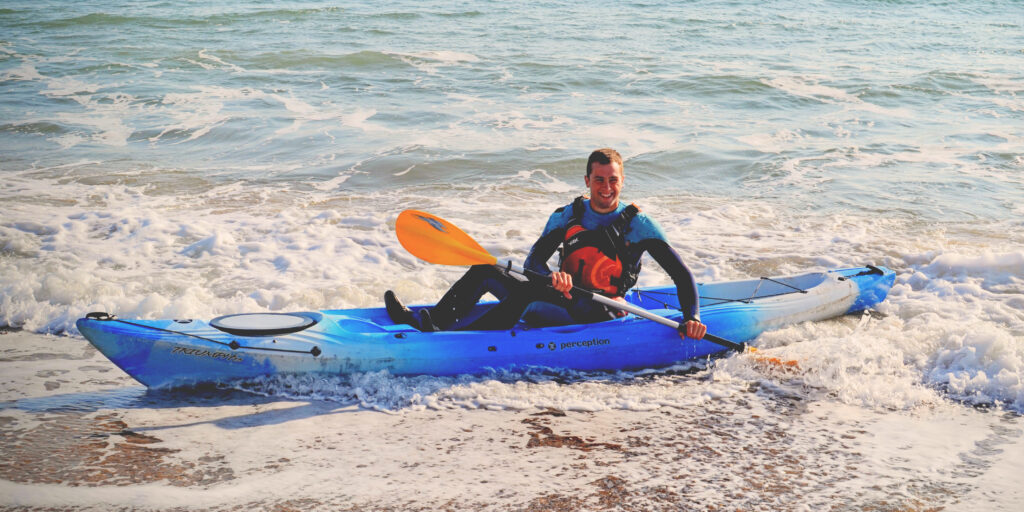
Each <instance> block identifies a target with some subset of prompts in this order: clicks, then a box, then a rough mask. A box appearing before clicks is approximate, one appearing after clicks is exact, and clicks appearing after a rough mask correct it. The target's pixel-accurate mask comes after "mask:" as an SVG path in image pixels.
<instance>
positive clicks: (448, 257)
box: [395, 210, 498, 265]
mask: <svg viewBox="0 0 1024 512" xmlns="http://www.w3.org/2000/svg"><path fill="white" fill-rule="evenodd" d="M395 233H396V234H397V235H398V241H399V242H400V243H401V244H402V247H405V250H407V251H409V252H410V253H411V254H412V255H413V256H416V257H417V258H419V259H421V260H423V261H426V262H428V263H435V264H438V265H493V264H495V263H497V261H498V259H497V258H495V257H494V256H491V254H490V253H488V252H487V251H486V250H485V249H484V248H483V247H480V244H478V243H476V240H473V239H472V238H470V236H469V235H467V234H466V233H464V232H463V231H462V230H461V229H459V228H458V227H456V226H455V225H454V224H452V223H450V222H448V221H446V220H444V219H442V218H441V217H438V216H436V215H431V214H429V213H426V212H421V211H416V210H405V211H404V212H402V213H400V214H399V215H398V221H397V222H395Z"/></svg>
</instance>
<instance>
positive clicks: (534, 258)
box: [523, 212, 565, 277]
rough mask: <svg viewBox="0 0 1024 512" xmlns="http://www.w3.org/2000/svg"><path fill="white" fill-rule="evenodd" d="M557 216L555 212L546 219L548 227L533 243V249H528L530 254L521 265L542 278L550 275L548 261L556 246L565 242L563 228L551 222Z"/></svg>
mask: <svg viewBox="0 0 1024 512" xmlns="http://www.w3.org/2000/svg"><path fill="white" fill-rule="evenodd" d="M557 215H558V212H555V214H553V215H552V216H551V218H550V219H548V225H547V227H545V228H544V234H543V235H541V236H540V238H538V239H537V241H536V242H534V244H533V247H532V248H531V249H530V254H529V255H528V256H527V257H526V262H525V263H524V264H523V267H524V268H526V269H527V270H532V271H534V272H536V273H538V274H541V275H544V276H547V275H551V269H550V268H548V260H549V259H551V256H552V255H553V254H555V251H556V250H557V249H558V246H559V245H561V243H562V241H563V240H565V227H564V226H560V225H558V223H557V222H553V221H555V220H556V219H555V217H556V216H557ZM528 277H529V276H528Z"/></svg>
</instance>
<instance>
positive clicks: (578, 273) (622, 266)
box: [560, 196, 640, 297]
mask: <svg viewBox="0 0 1024 512" xmlns="http://www.w3.org/2000/svg"><path fill="white" fill-rule="evenodd" d="M585 207H586V205H585V204H584V203H583V196H580V197H577V198H576V200H575V201H573V203H572V218H571V219H570V220H569V223H568V224H567V225H566V226H565V240H564V241H563V242H562V253H561V264H560V267H561V270H562V272H566V273H568V274H570V275H572V280H573V284H574V285H576V286H580V287H583V288H588V289H590V290H594V291H597V292H600V293H601V294H602V295H606V296H608V297H621V296H623V295H624V294H625V293H626V291H627V290H629V289H630V288H632V287H633V285H635V284H636V280H637V276H638V275H639V273H640V261H639V258H637V261H636V262H632V263H631V262H629V261H628V260H629V258H628V253H627V245H628V244H627V243H626V228H628V227H629V223H630V222H631V221H632V220H633V217H635V216H636V214H637V213H639V212H640V209H639V208H637V206H636V205H635V204H631V205H629V206H627V207H626V208H625V209H624V210H623V211H622V213H620V214H619V217H618V218H617V219H615V220H614V221H612V223H611V224H608V225H607V226H604V227H601V228H598V229H586V228H584V227H583V213H584V208H585Z"/></svg>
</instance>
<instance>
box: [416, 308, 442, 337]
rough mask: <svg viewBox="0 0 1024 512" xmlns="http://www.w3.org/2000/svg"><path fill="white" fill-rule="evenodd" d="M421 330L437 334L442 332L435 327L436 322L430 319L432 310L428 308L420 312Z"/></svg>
mask: <svg viewBox="0 0 1024 512" xmlns="http://www.w3.org/2000/svg"><path fill="white" fill-rule="evenodd" d="M420 330H421V331H423V332H436V331H439V330H440V329H438V328H437V326H436V325H434V321H433V320H431V319H430V310H428V309H427V308H423V309H421V310H420Z"/></svg>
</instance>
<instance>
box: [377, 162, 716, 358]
mask: <svg viewBox="0 0 1024 512" xmlns="http://www.w3.org/2000/svg"><path fill="white" fill-rule="evenodd" d="M624 181H625V175H624V174H623V171H622V157H621V156H619V153H618V152H617V151H615V150H614V149H610V148H604V149H598V150H595V151H594V152H593V153H591V154H590V158H588V159H587V174H586V177H585V178H584V182H585V183H586V185H587V188H588V189H589V190H590V199H589V200H587V199H584V198H583V197H579V198H577V199H576V200H575V201H574V202H573V203H572V204H570V205H567V206H563V207H562V208H559V209H557V210H555V212H554V213H553V214H551V217H550V218H548V223H547V226H545V228H544V233H543V234H542V235H541V237H540V238H539V239H538V240H537V242H536V243H534V244H533V248H531V249H530V254H529V256H527V257H526V262H525V264H524V265H523V266H524V267H525V268H526V270H527V271H528V273H531V274H532V275H529V276H527V277H528V279H527V280H525V281H524V280H521V279H517V278H516V277H514V276H512V275H510V274H509V273H507V272H506V271H504V270H501V269H498V268H497V267H494V266H492V265H477V266H474V267H471V268H470V269H469V271H468V272H466V274H465V275H463V276H462V278H460V279H459V280H458V281H457V282H456V283H455V284H454V285H452V287H451V289H449V290H448V292H447V293H445V295H444V297H442V298H441V300H440V301H439V302H438V303H437V305H435V306H433V307H431V308H423V309H421V310H420V311H419V312H418V314H413V312H412V311H411V310H409V309H408V308H406V307H405V306H403V305H402V304H401V302H399V301H398V299H397V297H395V294H394V292H392V291H391V290H388V291H387V292H386V293H385V294H384V303H385V305H386V307H387V311H388V314H389V315H390V316H391V319H392V320H394V321H395V323H406V324H409V325H412V326H414V327H416V328H418V329H420V330H423V331H434V330H448V329H453V328H455V329H469V330H490V329H509V328H511V327H512V326H514V325H515V324H516V322H518V321H519V319H520V318H521V317H522V316H523V313H524V312H528V311H529V313H532V315H530V316H533V317H535V318H533V319H532V320H533V321H532V323H534V324H537V325H559V324H566V323H592V322H600V321H603V320H610V319H612V318H616V317H619V316H623V315H624V313H622V312H621V311H619V310H616V309H613V308H609V307H608V306H605V305H602V304H599V303H596V302H594V301H591V300H589V299H586V298H574V297H573V296H572V294H571V293H570V291H571V290H572V288H573V286H574V285H576V286H580V287H584V288H587V289H590V290H593V291H595V292H598V293H601V294H603V295H605V296H608V297H612V298H614V299H616V300H620V301H621V300H624V299H622V297H623V295H624V294H625V293H626V291H627V290H629V288H631V287H632V286H633V285H634V284H636V279H637V275H638V274H639V272H640V257H641V256H642V255H643V253H644V252H647V253H648V254H650V255H651V257H652V258H654V261H655V262H657V263H658V264H659V265H660V266H661V268H663V269H664V270H665V271H666V272H668V274H669V276H670V277H671V278H672V281H673V282H674V283H675V285H676V293H677V295H678V297H679V304H680V306H681V310H682V312H683V322H682V324H681V325H680V332H679V335H680V337H690V338H693V339H701V338H703V337H704V334H705V333H706V332H707V327H705V326H704V324H702V323H701V322H700V306H699V302H698V297H697V286H696V283H695V282H694V279H693V274H692V273H691V272H690V270H689V269H688V268H686V265H684V264H683V262H682V260H680V259H679V255H678V254H676V252H675V251H674V250H672V248H671V247H670V246H669V245H668V242H667V240H666V239H665V234H664V232H663V231H662V230H661V227H660V226H658V224H657V223H656V222H654V220H653V219H651V218H649V217H647V215H645V214H643V213H640V212H639V210H638V209H637V208H636V206H634V205H629V206H626V205H624V204H621V203H620V202H619V194H620V193H621V192H622V187H623V184H624ZM559 247H561V248H562V253H561V254H562V258H561V263H560V268H559V270H557V271H554V272H552V271H551V270H550V269H549V268H548V266H547V261H548V259H550V258H551V256H552V255H553V254H554V253H555V250H557V249H559ZM488 292H490V293H491V294H493V295H494V296H495V297H497V298H498V299H499V303H498V304H497V305H495V306H494V307H492V308H491V309H490V310H488V311H486V312H485V313H483V314H482V315H481V316H478V317H475V318H474V316H473V309H474V306H475V305H476V303H477V301H478V300H480V298H481V297H483V296H484V295H485V294H486V293H488ZM529 313H528V314H529ZM538 317H539V318H538Z"/></svg>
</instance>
